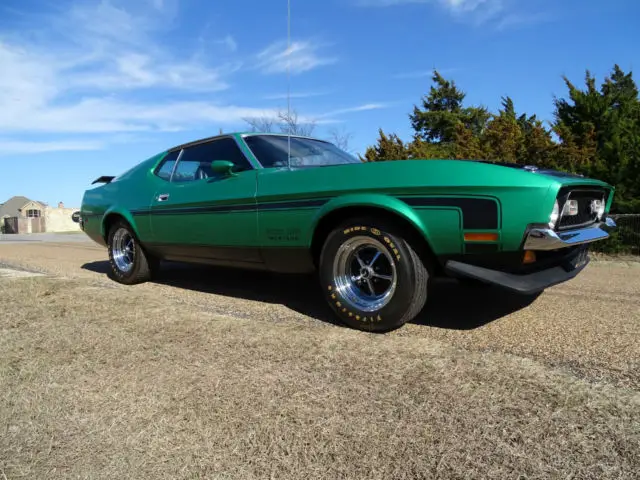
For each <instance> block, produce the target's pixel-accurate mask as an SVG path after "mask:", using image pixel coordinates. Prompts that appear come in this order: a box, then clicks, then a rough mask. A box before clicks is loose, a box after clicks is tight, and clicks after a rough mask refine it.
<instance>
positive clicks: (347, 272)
mask: <svg viewBox="0 0 640 480" xmlns="http://www.w3.org/2000/svg"><path fill="white" fill-rule="evenodd" d="M333 278H334V284H335V286H336V290H337V291H338V292H339V293H340V294H341V296H342V298H343V299H344V300H345V301H346V302H347V303H349V304H350V305H351V307H353V308H356V309H358V310H361V311H364V312H374V311H376V310H380V309H381V308H383V307H384V306H385V305H387V304H388V303H389V302H390V301H391V299H392V298H393V294H394V292H395V290H396V285H397V282H398V278H397V275H396V266H395V263H394V262H393V258H392V257H391V254H390V253H389V252H388V251H387V249H386V248H385V247H384V245H383V244H382V243H380V242H379V241H378V240H376V239H374V238H371V237H363V236H360V237H353V238H350V239H349V240H347V241H346V242H344V243H343V244H342V245H341V246H340V248H339V249H338V252H337V253H336V256H335V258H334V261H333Z"/></svg>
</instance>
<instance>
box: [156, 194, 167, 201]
mask: <svg viewBox="0 0 640 480" xmlns="http://www.w3.org/2000/svg"><path fill="white" fill-rule="evenodd" d="M167 200H169V194H168V193H161V194H160V195H158V201H159V202H165V201H167Z"/></svg>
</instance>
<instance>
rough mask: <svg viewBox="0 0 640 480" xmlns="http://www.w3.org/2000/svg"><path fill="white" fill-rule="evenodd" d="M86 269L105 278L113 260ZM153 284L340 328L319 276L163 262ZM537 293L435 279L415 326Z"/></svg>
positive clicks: (464, 318)
mask: <svg viewBox="0 0 640 480" xmlns="http://www.w3.org/2000/svg"><path fill="white" fill-rule="evenodd" d="M82 268H83V269H85V270H89V271H91V272H95V273H101V274H104V275H107V276H110V275H109V272H110V267H109V262H107V261H98V262H91V263H86V264H84V265H83V266H82ZM152 283H156V284H159V285H167V286H171V287H175V288H180V289H186V290H192V291H196V292H202V293H211V294H216V295H223V296H226V297H234V298H240V299H246V300H251V301H257V302H263V303H273V304H280V305H284V306H286V307H287V308H290V309H292V310H294V311H296V312H298V313H301V314H304V315H307V316H309V317H311V318H315V319H317V320H321V321H323V322H328V323H331V324H334V325H342V324H341V323H340V322H339V321H337V320H336V317H335V315H334V313H333V311H332V310H331V309H330V308H329V306H328V305H327V303H326V301H325V300H324V298H323V297H322V293H321V292H320V287H319V284H318V282H317V280H316V277H315V276H312V275H309V276H299V275H277V274H273V273H269V272H262V271H245V270H240V269H232V268H222V267H212V266H207V265H190V264H182V263H177V262H164V263H163V265H162V268H161V270H160V272H159V273H158V275H157V276H156V278H154V280H153V282H152ZM537 297H538V295H534V296H522V295H516V294H511V293H509V292H506V291H504V290H502V289H499V288H494V287H490V286H482V285H481V286H468V285H463V284H460V283H458V282H457V281H455V280H450V279H443V280H440V279H438V280H435V281H433V282H432V284H431V286H430V292H429V299H428V301H427V305H426V306H425V308H424V310H423V311H422V312H421V313H420V314H419V315H418V316H417V317H416V318H415V319H414V321H413V322H412V323H414V324H418V325H424V326H430V327H436V328H445V329H450V330H472V329H476V328H479V327H482V326H484V325H487V324H489V323H491V322H493V321H496V320H499V319H500V318H503V317H505V316H507V315H509V314H511V313H514V312H516V311H518V310H521V309H523V308H525V307H527V306H529V305H530V304H531V303H532V302H534V301H535V299H536V298H537Z"/></svg>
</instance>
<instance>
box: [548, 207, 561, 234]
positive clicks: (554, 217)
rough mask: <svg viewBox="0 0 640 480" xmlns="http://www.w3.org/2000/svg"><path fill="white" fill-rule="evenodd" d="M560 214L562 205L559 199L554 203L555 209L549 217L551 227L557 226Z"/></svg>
mask: <svg viewBox="0 0 640 480" xmlns="http://www.w3.org/2000/svg"><path fill="white" fill-rule="evenodd" d="M559 216H560V205H558V200H556V203H554V204H553V210H552V211H551V216H550V217H549V227H550V228H554V227H555V226H556V222H557V221H558V217H559Z"/></svg>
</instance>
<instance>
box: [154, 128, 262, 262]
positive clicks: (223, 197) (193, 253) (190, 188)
mask: <svg viewBox="0 0 640 480" xmlns="http://www.w3.org/2000/svg"><path fill="white" fill-rule="evenodd" d="M220 160H222V161H229V162H231V163H232V164H233V168H232V169H231V171H230V172H227V173H219V172H214V170H213V168H212V162H214V161H220ZM256 174H257V172H256V170H255V169H254V167H253V166H252V165H251V163H250V162H249V161H248V160H247V158H246V157H245V155H244V154H243V153H242V151H241V150H240V148H239V147H238V145H237V143H236V141H235V139H234V138H233V137H222V138H217V139H214V140H209V141H206V142H203V143H198V144H195V145H191V146H188V147H186V148H184V149H183V150H182V152H181V153H180V155H179V156H178V159H177V163H176V165H175V168H174V169H173V171H172V174H171V177H170V179H169V181H167V182H164V183H163V184H162V185H161V186H160V187H159V188H158V190H157V191H156V194H155V196H154V198H153V200H152V204H151V230H152V237H153V244H154V245H155V248H156V249H157V250H159V251H160V252H161V253H162V254H163V256H164V257H165V258H168V259H177V260H197V259H203V260H205V259H210V260H220V261H221V262H220V263H224V262H232V263H233V262H241V263H255V262H260V261H261V257H260V253H259V249H258V247H257V212H256V199H255V196H256Z"/></svg>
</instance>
